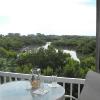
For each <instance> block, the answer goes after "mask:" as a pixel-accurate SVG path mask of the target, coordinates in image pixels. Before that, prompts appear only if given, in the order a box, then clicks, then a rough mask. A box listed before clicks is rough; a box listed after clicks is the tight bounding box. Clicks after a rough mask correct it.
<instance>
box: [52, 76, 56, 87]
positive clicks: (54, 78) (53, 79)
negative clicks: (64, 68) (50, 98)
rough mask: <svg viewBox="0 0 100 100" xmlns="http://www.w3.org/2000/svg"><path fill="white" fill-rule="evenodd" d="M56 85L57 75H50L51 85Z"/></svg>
mask: <svg viewBox="0 0 100 100" xmlns="http://www.w3.org/2000/svg"><path fill="white" fill-rule="evenodd" d="M56 85H57V75H52V86H56Z"/></svg>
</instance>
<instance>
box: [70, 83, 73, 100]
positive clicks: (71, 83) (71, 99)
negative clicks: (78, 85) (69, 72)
mask: <svg viewBox="0 0 100 100" xmlns="http://www.w3.org/2000/svg"><path fill="white" fill-rule="evenodd" d="M72 86H73V85H72V83H71V84H70V95H71V96H72V90H73V88H72ZM70 100H72V98H70Z"/></svg>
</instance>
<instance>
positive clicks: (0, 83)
mask: <svg viewBox="0 0 100 100" xmlns="http://www.w3.org/2000/svg"><path fill="white" fill-rule="evenodd" d="M0 84H1V76H0Z"/></svg>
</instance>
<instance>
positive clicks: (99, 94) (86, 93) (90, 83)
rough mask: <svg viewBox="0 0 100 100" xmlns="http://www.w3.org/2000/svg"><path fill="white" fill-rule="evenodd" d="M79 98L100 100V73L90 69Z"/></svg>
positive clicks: (82, 99) (81, 99)
mask: <svg viewBox="0 0 100 100" xmlns="http://www.w3.org/2000/svg"><path fill="white" fill-rule="evenodd" d="M79 100H100V74H99V73H96V72H93V71H89V72H88V73H87V75H86V81H85V85H84V87H83V89H82V92H81V94H80V96H79Z"/></svg>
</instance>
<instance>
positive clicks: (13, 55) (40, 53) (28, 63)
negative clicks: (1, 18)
mask: <svg viewBox="0 0 100 100" xmlns="http://www.w3.org/2000/svg"><path fill="white" fill-rule="evenodd" d="M46 42H52V43H51V46H49V48H48V49H47V50H45V49H43V48H40V49H39V50H34V49H31V50H26V51H21V50H22V49H23V48H26V47H28V46H30V47H35V46H42V45H44V44H46ZM55 48H58V49H59V50H58V52H56V50H55ZM63 48H67V49H72V50H76V52H77V54H78V57H79V58H80V63H79V62H77V61H75V60H73V59H72V58H71V57H70V55H69V54H66V53H63V52H62V49H63ZM95 60H96V37H95V36H76V35H75V36H69V35H63V36H57V35H44V34H41V33H37V34H36V35H34V34H31V35H27V36H25V35H20V34H19V33H8V35H5V36H4V35H0V70H3V71H12V72H20V73H21V72H22V73H31V71H30V70H31V69H32V68H33V67H35V66H38V67H40V68H41V70H42V74H44V75H52V74H56V75H58V76H67V77H82V78H84V76H85V74H86V73H87V71H88V70H90V69H91V70H95Z"/></svg>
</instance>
